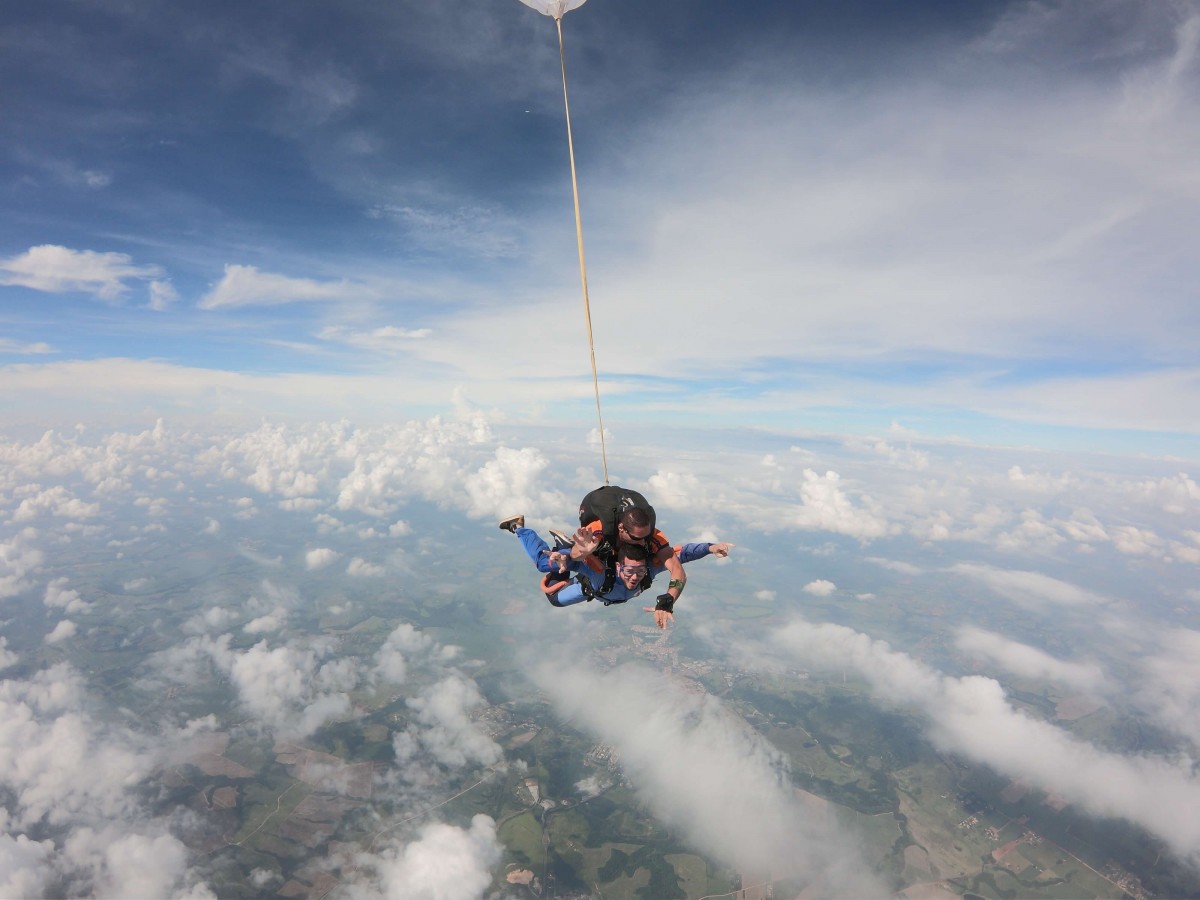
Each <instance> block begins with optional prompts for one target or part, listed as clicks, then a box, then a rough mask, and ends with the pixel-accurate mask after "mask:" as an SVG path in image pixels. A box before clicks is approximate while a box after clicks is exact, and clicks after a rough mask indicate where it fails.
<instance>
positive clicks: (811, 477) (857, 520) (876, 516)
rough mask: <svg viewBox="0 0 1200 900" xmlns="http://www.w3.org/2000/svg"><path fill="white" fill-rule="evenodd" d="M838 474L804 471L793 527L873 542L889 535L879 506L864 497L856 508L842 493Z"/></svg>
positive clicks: (843, 492) (844, 493)
mask: <svg viewBox="0 0 1200 900" xmlns="http://www.w3.org/2000/svg"><path fill="white" fill-rule="evenodd" d="M840 481H841V477H840V476H839V475H838V473H837V472H832V471H830V472H826V473H825V474H824V475H818V474H817V473H816V472H814V471H813V470H812V469H805V470H804V482H803V484H801V486H800V497H801V502H800V507H799V508H798V509H796V510H794V518H793V520H792V521H793V524H794V525H795V526H796V527H798V528H802V529H804V530H806V531H832V532H834V533H836V534H845V535H849V536H850V537H856V538H860V539H862V540H870V539H871V538H878V537H883V536H884V535H885V534H887V533H888V530H889V529H888V524H887V521H886V520H885V519H884V518H883V517H882V516H881V515H880V512H879V510H878V507H877V504H875V503H874V501H872V500H871V499H870V498H869V497H865V496H863V497H861V498H860V500H861V502H862V504H863V505H861V506H857V505H855V504H854V502H853V501H852V500H851V499H850V498H849V497H848V496H847V495H846V492H845V491H843V490H842V488H841V486H840V484H839V482H840Z"/></svg>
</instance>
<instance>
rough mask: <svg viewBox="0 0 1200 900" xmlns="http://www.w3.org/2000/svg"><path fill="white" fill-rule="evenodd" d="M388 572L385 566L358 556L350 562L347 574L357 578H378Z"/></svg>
mask: <svg viewBox="0 0 1200 900" xmlns="http://www.w3.org/2000/svg"><path fill="white" fill-rule="evenodd" d="M386 572H387V569H385V568H384V567H383V566H380V565H376V564H375V563H371V562H367V561H366V560H365V559H362V558H361V557H358V556H356V557H354V559H352V560H350V565H348V566H346V574H347V575H350V576H353V577H355V578H378V577H379V576H380V575H383V574H385V573H386Z"/></svg>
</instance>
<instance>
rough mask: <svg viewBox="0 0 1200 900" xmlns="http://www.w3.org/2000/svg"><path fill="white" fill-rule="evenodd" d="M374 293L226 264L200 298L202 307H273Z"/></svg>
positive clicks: (343, 283)
mask: <svg viewBox="0 0 1200 900" xmlns="http://www.w3.org/2000/svg"><path fill="white" fill-rule="evenodd" d="M370 296H373V292H372V291H369V290H368V289H367V288H365V287H364V286H363V285H360V284H354V283H353V282H349V281H345V280H343V281H325V282H322V281H314V280H312V279H310V278H292V277H290V276H287V275H276V274H274V273H271V272H260V271H259V270H258V269H257V268H256V267H254V266H238V265H226V266H225V275H224V276H223V277H222V278H221V280H220V281H219V282H218V283H217V284H216V285H215V286H214V287H213V289H212V290H211V291H209V292H208V293H207V294H205V295H204V297H202V298H201V300H200V303H199V304H198V305H199V307H200V308H201V309H221V308H226V307H241V306H275V305H278V304H282V303H297V302H310V301H335V300H353V299H363V298H367V297H370Z"/></svg>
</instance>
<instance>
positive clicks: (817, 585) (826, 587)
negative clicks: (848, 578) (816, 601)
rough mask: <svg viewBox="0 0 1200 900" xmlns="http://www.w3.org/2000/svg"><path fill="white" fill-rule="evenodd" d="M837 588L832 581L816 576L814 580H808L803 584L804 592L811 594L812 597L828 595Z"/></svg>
mask: <svg viewBox="0 0 1200 900" xmlns="http://www.w3.org/2000/svg"><path fill="white" fill-rule="evenodd" d="M836 590H837V585H836V584H834V583H833V582H832V581H826V580H825V579H824V578H818V579H817V580H816V581H810V582H809V583H808V584H806V585H805V586H804V592H805V593H807V594H812V595H813V596H814V597H828V596H829V595H830V594H832V593H833V592H834V591H836Z"/></svg>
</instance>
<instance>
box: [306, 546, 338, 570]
mask: <svg viewBox="0 0 1200 900" xmlns="http://www.w3.org/2000/svg"><path fill="white" fill-rule="evenodd" d="M341 555H342V554H340V553H338V552H337V551H336V550H331V549H329V548H328V547H317V548H316V549H315V550H309V551H308V552H307V553H305V554H304V565H305V567H306V568H307V569H308V570H309V571H310V572H311V571H313V570H314V569H323V568H325V567H326V566H328V565H329V564H330V563H332V562H333V561H334V560H336V559H337V558H338V557H339V556H341Z"/></svg>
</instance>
